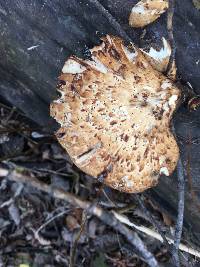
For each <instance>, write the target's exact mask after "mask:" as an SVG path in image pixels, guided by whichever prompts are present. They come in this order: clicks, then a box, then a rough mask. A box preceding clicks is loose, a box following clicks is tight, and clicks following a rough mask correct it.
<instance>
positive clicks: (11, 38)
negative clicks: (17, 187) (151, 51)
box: [0, 0, 200, 240]
mask: <svg viewBox="0 0 200 267" xmlns="http://www.w3.org/2000/svg"><path fill="white" fill-rule="evenodd" d="M99 2H100V3H101V4H102V5H103V6H104V7H105V8H106V9H107V10H108V12H109V13H107V14H106V13H105V12H103V10H101V9H99V7H98V6H97V5H96V3H95V1H91V0H82V1H78V0H54V1H47V0H44V1H42V0H29V1H27V0H9V1H8V0H4V1H1V2H0V25H1V33H0V34H1V39H0V77H1V82H0V95H1V96H2V98H3V99H4V100H6V101H8V102H9V103H10V104H11V105H13V106H16V107H17V108H19V109H20V110H22V111H23V112H24V113H25V114H26V115H27V117H29V118H31V119H32V120H33V121H35V122H36V123H38V124H39V125H41V126H43V127H44V128H45V129H46V130H48V131H52V130H54V129H55V128H56V127H57V124H56V123H55V121H54V120H53V119H51V118H50V116H49V103H50V102H51V101H52V100H53V99H54V98H55V97H56V91H55V87H56V83H57V76H58V75H59V72H60V70H61V68H62V66H63V64H64V61H65V59H66V58H67V57H68V56H69V55H70V54H76V55H78V56H83V54H84V53H83V52H84V49H85V46H88V47H92V46H93V45H94V44H97V43H99V36H101V35H104V34H106V33H110V34H115V35H120V31H119V28H118V29H117V27H116V25H115V24H114V23H113V21H114V20H113V21H112V20H110V19H109V17H108V14H109V16H113V17H114V18H115V19H116V20H117V21H118V22H119V24H120V25H121V30H124V31H125V32H126V33H127V35H128V36H129V37H130V38H131V39H132V40H133V42H134V43H135V44H137V45H138V46H145V45H146V44H147V43H148V42H149V41H153V42H160V40H161V37H162V36H165V37H167V31H166V14H164V15H162V17H161V18H160V19H159V20H158V21H156V22H155V23H153V24H152V25H150V26H148V27H147V28H146V30H147V32H146V35H145V38H144V40H140V35H141V33H142V30H141V29H138V30H134V29H131V28H130V27H129V26H128V14H129V12H130V9H131V7H132V6H133V4H135V3H136V2H137V0H123V1H121V0H114V1H113V0H101V1H99ZM199 25H200V13H199V11H198V10H197V9H195V7H194V6H193V4H192V1H189V0H182V1H177V4H176V9H175V18H174V34H175V42H176V47H177V54H176V60H177V61H176V62H177V67H178V73H179V76H180V77H181V78H182V79H183V80H184V81H185V82H190V83H191V84H192V86H193V87H194V89H195V90H196V92H197V93H199V94H200V86H199V84H200V75H199V74H200V27H199ZM199 115H200V111H197V112H192V113H189V112H188V111H187V110H186V109H185V108H184V107H181V108H180V109H179V111H178V112H177V114H176V116H175V119H174V122H175V128H176V133H177V137H178V141H179V144H180V148H181V153H182V158H183V163H184V166H185V169H186V170H188V171H187V172H188V173H189V172H191V174H190V182H189V183H187V184H189V185H188V186H187V192H186V209H185V227H187V229H188V230H190V231H192V233H193V236H194V237H195V238H196V240H200V223H199V221H200V204H199V203H200V202H199V193H198V192H199V187H200V182H199V178H200V169H199V166H200V149H199V144H200V139H199V138H200V121H199ZM188 162H189V163H188ZM186 174H187V173H186ZM191 183H192V188H193V190H194V191H195V192H196V193H195V194H196V195H195V197H194V195H193V194H192V193H191V188H190V187H191ZM149 194H150V196H151V197H152V198H153V199H154V200H155V201H156V202H157V204H158V205H159V207H160V208H162V209H164V210H165V211H166V210H167V211H168V212H169V214H170V215H171V216H174V217H175V216H176V207H177V179H176V174H174V176H173V177H170V178H167V177H162V178H161V179H160V183H159V185H158V186H157V187H156V188H155V189H152V190H149ZM194 240H195V239H194Z"/></svg>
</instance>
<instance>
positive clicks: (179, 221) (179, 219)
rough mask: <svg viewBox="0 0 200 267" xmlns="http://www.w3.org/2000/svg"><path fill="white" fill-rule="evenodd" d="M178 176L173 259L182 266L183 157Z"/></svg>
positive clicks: (178, 167) (178, 168) (178, 166)
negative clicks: (179, 252) (180, 254)
mask: <svg viewBox="0 0 200 267" xmlns="http://www.w3.org/2000/svg"><path fill="white" fill-rule="evenodd" d="M177 178H178V198H179V199H178V216H177V220H176V228H175V234H174V249H173V261H174V263H175V264H176V266H177V267H179V266H180V260H179V255H178V249H179V244H180V241H181V236H182V229H183V218H184V199H185V177H184V169H183V164H182V161H181V158H180V159H179V161H178V164H177Z"/></svg>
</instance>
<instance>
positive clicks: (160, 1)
mask: <svg viewBox="0 0 200 267" xmlns="http://www.w3.org/2000/svg"><path fill="white" fill-rule="evenodd" d="M168 6H169V3H168V0H141V1H139V2H138V3H137V4H136V5H135V6H134V7H133V8H132V10H131V13H130V16H129V25H130V26H132V27H134V28H140V27H141V28H142V27H145V26H147V25H148V24H150V23H152V22H154V21H155V20H157V19H158V18H159V17H160V16H161V14H163V13H164V12H165V11H166V10H167V9H168Z"/></svg>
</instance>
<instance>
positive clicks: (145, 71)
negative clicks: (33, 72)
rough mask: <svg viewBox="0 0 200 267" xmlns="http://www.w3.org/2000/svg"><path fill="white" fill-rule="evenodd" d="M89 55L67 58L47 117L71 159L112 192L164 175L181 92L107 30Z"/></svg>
mask: <svg viewBox="0 0 200 267" xmlns="http://www.w3.org/2000/svg"><path fill="white" fill-rule="evenodd" d="M102 40H103V42H102V44H101V45H99V46H96V47H94V48H93V49H91V50H90V51H91V59H87V60H83V59H80V58H77V57H75V56H71V57H70V58H69V59H68V60H67V61H66V62H65V65H64V67H63V69H62V74H61V76H60V77H59V79H60V83H59V89H58V90H59V92H60V93H61V97H60V98H59V99H58V100H55V101H54V102H53V103H52V104H51V108H50V111H51V116H53V117H54V118H55V119H56V120H57V121H58V122H59V123H60V125H61V128H60V129H59V130H58V132H57V133H56V136H57V139H58V141H59V142H60V144H61V145H62V146H63V147H64V148H65V149H66V150H67V152H68V154H69V156H70V157H71V159H72V161H73V162H74V163H75V165H77V166H78V167H79V168H80V169H81V170H82V171H84V172H85V173H87V174H89V175H91V176H93V177H96V178H101V179H102V180H103V182H104V183H105V184H106V185H108V186H111V187H113V188H115V189H117V190H119V191H124V192H127V193H136V192H142V191H144V190H145V189H147V188H150V187H152V186H155V185H156V184H157V181H158V178H159V176H160V174H165V175H170V174H171V173H172V172H173V170H174V169H175V167H176V164H177V161H178V158H179V149H178V146H177V143H176V140H175V138H174V136H173V134H172V133H171V132H170V120H171V118H172V114H173V112H174V111H175V109H176V107H177V104H178V102H179V99H180V96H181V94H180V90H179V89H178V88H177V87H176V86H175V85H173V83H172V82H171V80H169V79H167V78H166V77H165V76H164V75H162V74H161V73H160V72H158V71H157V70H155V69H154V68H153V67H152V66H151V65H150V64H149V63H148V61H147V59H146V58H145V57H144V55H143V53H142V52H141V51H140V50H139V49H137V48H136V47H134V46H133V45H131V46H129V47H126V46H125V45H124V43H123V41H122V40H121V39H120V38H118V37H113V36H109V35H107V36H106V37H104V38H102Z"/></svg>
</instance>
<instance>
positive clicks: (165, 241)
mask: <svg viewBox="0 0 200 267" xmlns="http://www.w3.org/2000/svg"><path fill="white" fill-rule="evenodd" d="M135 198H136V199H137V201H138V203H139V204H140V206H141V208H142V209H143V211H144V212H145V214H146V215H147V216H148V219H149V220H150V222H151V223H152V225H153V226H154V227H155V228H156V230H157V231H158V233H159V234H160V235H161V236H162V239H163V242H164V244H165V245H166V247H167V249H168V250H169V252H170V251H171V248H170V246H169V243H168V240H167V238H166V236H165V234H164V233H163V231H162V229H161V227H160V225H159V224H158V223H157V222H156V220H154V218H153V216H152V215H151V213H150V212H149V211H148V209H147V208H146V207H145V205H144V203H143V201H142V199H141V196H139V195H135Z"/></svg>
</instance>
